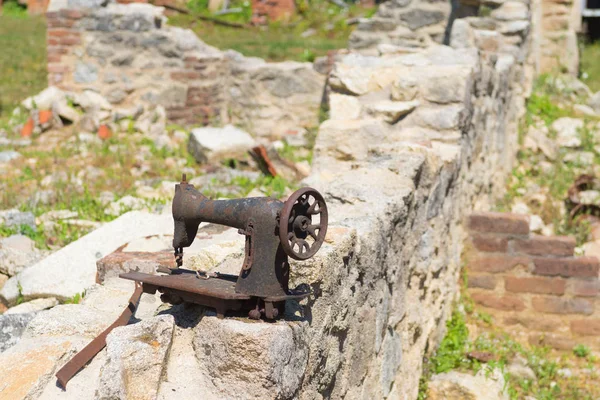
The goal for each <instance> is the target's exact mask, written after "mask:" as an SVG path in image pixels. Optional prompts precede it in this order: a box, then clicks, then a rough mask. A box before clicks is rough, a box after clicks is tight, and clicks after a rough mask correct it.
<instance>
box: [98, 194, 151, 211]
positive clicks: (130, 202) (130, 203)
mask: <svg viewBox="0 0 600 400" xmlns="http://www.w3.org/2000/svg"><path fill="white" fill-rule="evenodd" d="M144 207H145V202H144V201H143V200H142V199H138V198H137V197H133V196H125V197H122V198H120V199H119V200H117V201H115V202H113V203H111V204H110V205H109V206H108V207H107V208H106V211H105V212H106V214H108V215H114V216H117V215H121V214H123V213H125V212H127V211H131V210H141V209H143V208H144Z"/></svg>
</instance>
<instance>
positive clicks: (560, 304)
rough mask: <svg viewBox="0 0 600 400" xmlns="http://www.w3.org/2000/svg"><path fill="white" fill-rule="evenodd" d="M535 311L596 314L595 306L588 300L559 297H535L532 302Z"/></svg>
mask: <svg viewBox="0 0 600 400" xmlns="http://www.w3.org/2000/svg"><path fill="white" fill-rule="evenodd" d="M531 304H532V306H533V309H534V310H536V311H540V312H545V313H550V314H584V315H590V314H592V313H593V312H594V305H593V304H592V302H591V301H589V300H586V299H578V298H575V299H565V298H558V297H534V298H533V299H532V300H531Z"/></svg>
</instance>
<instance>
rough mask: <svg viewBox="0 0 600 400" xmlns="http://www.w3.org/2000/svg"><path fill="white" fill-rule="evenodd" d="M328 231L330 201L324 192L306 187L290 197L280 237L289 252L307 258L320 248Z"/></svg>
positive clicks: (283, 212)
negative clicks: (327, 200)
mask: <svg viewBox="0 0 600 400" xmlns="http://www.w3.org/2000/svg"><path fill="white" fill-rule="evenodd" d="M326 233H327V204H325V200H324V199H323V196H321V193H319V192H317V191H316V190H315V189H313V188H309V187H306V188H302V189H299V190H297V191H295V192H294V193H292V195H291V196H290V197H289V198H288V199H287V201H286V202H285V204H284V206H283V210H282V211H281V215H280V222H279V239H280V240H281V245H282V247H283V250H284V251H285V252H286V254H287V255H288V256H290V257H292V258H293V259H295V260H307V259H309V258H311V257H312V256H314V255H315V254H316V252H317V251H318V250H319V248H320V247H321V245H322V244H323V241H325V234H326Z"/></svg>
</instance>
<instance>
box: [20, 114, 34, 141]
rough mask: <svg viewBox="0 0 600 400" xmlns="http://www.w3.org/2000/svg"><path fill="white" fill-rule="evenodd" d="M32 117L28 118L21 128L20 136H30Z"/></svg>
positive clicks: (31, 133)
mask: <svg viewBox="0 0 600 400" xmlns="http://www.w3.org/2000/svg"><path fill="white" fill-rule="evenodd" d="M33 128H34V126H33V118H29V119H28V120H27V122H25V125H23V128H21V136H22V137H30V136H31V135H33Z"/></svg>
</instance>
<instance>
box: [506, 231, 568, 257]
mask: <svg viewBox="0 0 600 400" xmlns="http://www.w3.org/2000/svg"><path fill="white" fill-rule="evenodd" d="M511 247H512V249H513V251H515V252H517V253H526V254H532V255H535V256H572V255H573V252H574V251H575V239H574V238H572V237H568V236H554V237H544V236H533V237H531V238H529V239H515V240H513V241H511Z"/></svg>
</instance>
